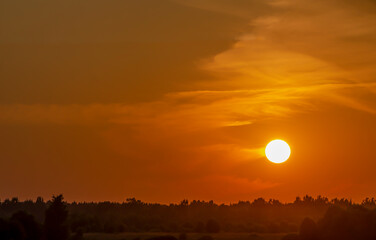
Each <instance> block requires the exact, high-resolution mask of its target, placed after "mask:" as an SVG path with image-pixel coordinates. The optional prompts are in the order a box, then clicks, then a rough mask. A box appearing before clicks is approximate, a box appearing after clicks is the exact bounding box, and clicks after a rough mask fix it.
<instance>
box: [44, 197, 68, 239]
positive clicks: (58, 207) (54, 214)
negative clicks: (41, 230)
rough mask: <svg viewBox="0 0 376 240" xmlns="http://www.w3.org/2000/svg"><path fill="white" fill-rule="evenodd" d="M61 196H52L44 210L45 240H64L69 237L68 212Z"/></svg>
mask: <svg viewBox="0 0 376 240" xmlns="http://www.w3.org/2000/svg"><path fill="white" fill-rule="evenodd" d="M63 199H64V197H63V195H58V196H53V197H52V201H51V205H50V206H49V207H48V209H47V210H46V217H45V223H44V227H45V233H46V239H47V240H66V239H68V237H69V229H68V224H67V218H68V210H67V206H66V203H65V202H64V201H63Z"/></svg>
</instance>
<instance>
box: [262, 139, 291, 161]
mask: <svg viewBox="0 0 376 240" xmlns="http://www.w3.org/2000/svg"><path fill="white" fill-rule="evenodd" d="M290 154H291V149H290V146H289V145H288V144H287V142H285V141H283V140H280V139H276V140H273V141H271V142H269V143H268V145H266V148H265V155H266V158H267V159H268V160H269V161H271V162H273V163H283V162H285V161H286V160H287V159H289V157H290Z"/></svg>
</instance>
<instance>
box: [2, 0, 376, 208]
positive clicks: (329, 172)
mask: <svg viewBox="0 0 376 240" xmlns="http://www.w3.org/2000/svg"><path fill="white" fill-rule="evenodd" d="M273 139H283V140H285V141H286V142H288V143H289V145H290V147H291V157H290V159H289V160H288V161H286V162H285V163H282V164H273V163H271V162H269V161H268V160H267V159H266V158H265V156H264V152H263V151H264V148H265V146H266V144H267V143H268V142H269V141H271V140H273ZM0 170H1V174H0V199H1V200H4V199H5V198H9V197H13V196H18V197H20V199H35V198H36V197H37V196H43V197H45V198H46V199H49V198H50V197H51V195H52V194H59V193H63V194H64V196H65V198H66V199H67V200H68V201H74V200H75V201H103V200H110V201H123V200H125V199H126V198H127V197H135V198H137V199H140V200H142V201H147V202H161V203H169V202H179V201H180V200H182V199H189V200H193V199H197V200H214V201H216V202H220V203H221V202H224V203H229V202H237V201H239V200H253V199H254V198H257V197H264V198H267V199H268V198H276V199H279V200H281V201H293V200H294V199H295V197H296V196H298V195H300V196H303V195H305V194H309V195H313V196H317V195H324V196H328V197H330V198H332V197H347V198H351V199H353V200H355V201H361V200H362V199H363V198H365V197H374V196H375V194H376V193H375V189H376V2H375V1H373V0H358V1H351V0H341V1H340V0H315V1H311V0H106V1H103V0H64V1H42V0H17V1H16V0H0Z"/></svg>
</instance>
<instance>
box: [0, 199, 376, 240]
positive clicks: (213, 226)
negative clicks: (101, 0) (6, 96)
mask: <svg viewBox="0 0 376 240" xmlns="http://www.w3.org/2000/svg"><path fill="white" fill-rule="evenodd" d="M333 208H335V209H357V208H359V209H364V211H366V212H367V213H368V214H369V215H367V216H368V217H369V216H373V215H372V214H373V213H374V209H376V200H375V199H373V198H367V199H365V200H364V201H363V202H362V203H359V204H356V203H354V202H352V201H351V200H348V199H332V200H329V199H328V198H326V197H322V196H318V197H316V198H313V197H311V196H304V197H303V198H300V197H297V198H296V200H295V201H294V202H291V203H281V202H280V201H278V200H275V199H270V200H265V199H263V198H258V199H255V200H254V201H252V202H250V201H240V202H238V203H235V204H216V203H214V202H213V201H191V202H189V201H188V200H183V201H181V202H180V203H178V204H169V205H166V204H157V203H145V202H142V201H140V200H136V199H135V198H129V199H126V201H124V202H122V203H116V202H81V203H77V202H72V203H67V202H64V201H63V196H62V195H58V196H54V197H53V198H52V199H51V200H49V201H44V200H43V198H40V197H39V198H37V199H36V200H35V201H32V200H27V201H19V200H18V199H17V198H12V199H6V200H4V201H0V218H1V219H0V239H9V240H10V239H14V240H16V239H17V240H18V239H19V240H40V239H46V240H50V239H51V240H52V239H54V240H66V239H68V237H70V238H72V239H80V238H82V236H83V233H85V232H105V233H117V232H181V233H190V232H199V233H216V232H220V231H222V232H249V233H288V232H299V229H300V230H301V228H302V226H304V225H303V224H302V225H301V223H302V221H303V220H304V219H306V218H307V217H309V219H310V220H312V221H311V223H312V222H314V223H315V224H316V222H317V224H316V225H315V226H316V227H315V229H316V230H315V232H316V233H317V234H316V235H317V236H319V235H320V236H323V235H324V234H323V233H322V232H325V231H324V229H325V228H324V227H321V226H328V224H327V223H325V224H322V222H320V221H321V219H322V216H327V214H328V212H330V211H332V210H330V209H333ZM328 209H329V210H330V211H329V210H328ZM341 211H342V210H341ZM353 212H354V211H353V210H352V212H351V213H353ZM370 212H371V213H370ZM325 213H326V214H325ZM337 213H338V211H337ZM338 214H339V213H338ZM345 215H346V212H345ZM365 215H366V214H365ZM341 216H342V215H341ZM354 216H355V215H354ZM358 218H359V217H358ZM371 218H372V217H371ZM324 219H325V218H324ZM327 222H330V221H327ZM303 223H304V221H303ZM375 223H376V221H375ZM372 226H373V227H376V225H372ZM300 232H301V231H300ZM303 232H304V231H303ZM313 235H314V234H313ZM287 237H290V238H291V237H294V236H292V235H290V236H287ZM295 237H296V236H295ZM317 239H318V238H317ZM323 239H325V238H323Z"/></svg>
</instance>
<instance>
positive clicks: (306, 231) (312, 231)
mask: <svg viewBox="0 0 376 240" xmlns="http://www.w3.org/2000/svg"><path fill="white" fill-rule="evenodd" d="M299 239H300V240H318V229H317V225H316V223H315V221H313V220H312V219H310V218H305V219H304V220H303V222H302V225H300V229H299Z"/></svg>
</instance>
